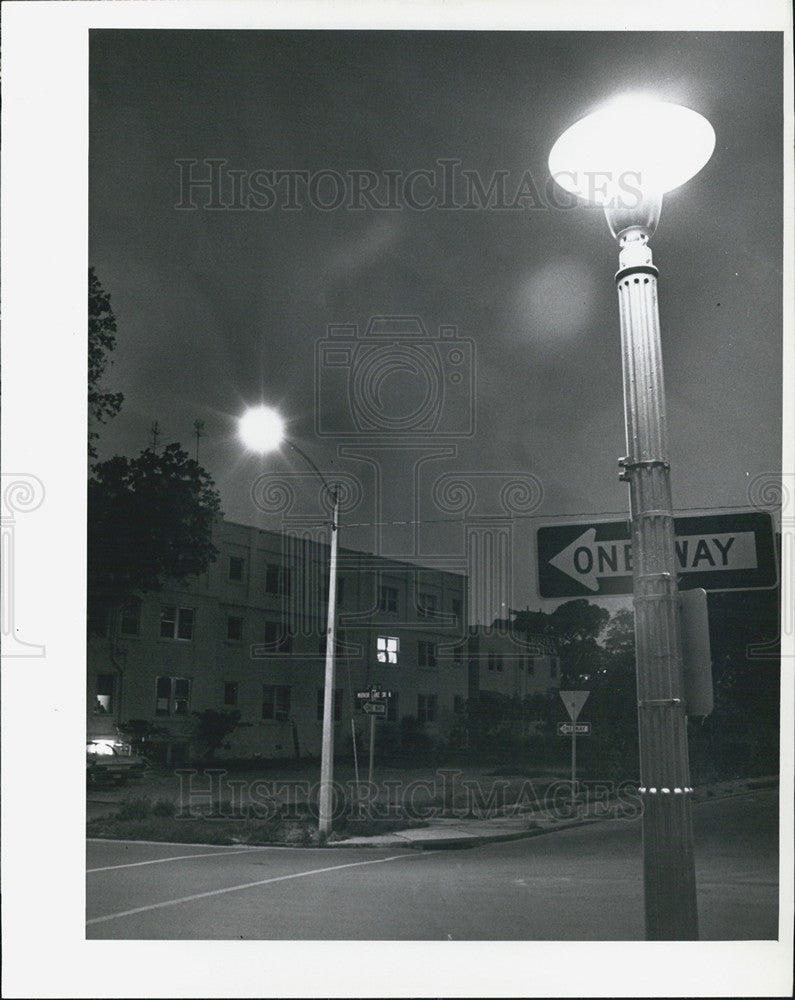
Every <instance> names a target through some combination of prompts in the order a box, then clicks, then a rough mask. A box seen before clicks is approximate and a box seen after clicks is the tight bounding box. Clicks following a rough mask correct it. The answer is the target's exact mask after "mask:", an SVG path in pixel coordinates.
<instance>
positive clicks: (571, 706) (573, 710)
mask: <svg viewBox="0 0 795 1000" xmlns="http://www.w3.org/2000/svg"><path fill="white" fill-rule="evenodd" d="M558 693H559V694H560V697H561V698H562V699H563V704H564V705H565V706H566V711H567V712H568V713H569V717H570V719H571V721H572V722H576V721H577V716H578V715H579V714H580V711H581V710H582V706H583V705H584V704H585V703H586V701H587V700H588V695H589V694H590V693H591V692H590V691H559V692H558Z"/></svg>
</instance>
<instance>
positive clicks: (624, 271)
mask: <svg viewBox="0 0 795 1000" xmlns="http://www.w3.org/2000/svg"><path fill="white" fill-rule="evenodd" d="M631 274H650V275H651V276H652V277H653V278H656V277H658V276H659V274H660V272H659V271H658V270H657V268H656V267H655V266H654V264H633V265H631V266H630V267H622V268H621V270H620V271H616V284H618V282H620V281H621V280H622V279H624V278H628V277H629V276H630V275H631Z"/></svg>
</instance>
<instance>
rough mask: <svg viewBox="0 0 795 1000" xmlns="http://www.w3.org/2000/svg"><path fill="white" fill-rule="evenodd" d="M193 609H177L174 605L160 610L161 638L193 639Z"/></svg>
mask: <svg viewBox="0 0 795 1000" xmlns="http://www.w3.org/2000/svg"><path fill="white" fill-rule="evenodd" d="M193 619H194V614H193V608H177V607H174V605H163V606H162V607H161V608H160V638H161V639H181V640H183V641H190V640H191V639H193Z"/></svg>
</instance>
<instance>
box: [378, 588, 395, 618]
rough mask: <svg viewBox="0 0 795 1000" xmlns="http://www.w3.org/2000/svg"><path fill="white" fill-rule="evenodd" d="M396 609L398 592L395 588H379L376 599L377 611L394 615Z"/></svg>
mask: <svg viewBox="0 0 795 1000" xmlns="http://www.w3.org/2000/svg"><path fill="white" fill-rule="evenodd" d="M397 609H398V592H397V588H396V587H381V589H380V591H379V597H378V610H379V611H387V612H389V613H390V614H393V615H396V614H397Z"/></svg>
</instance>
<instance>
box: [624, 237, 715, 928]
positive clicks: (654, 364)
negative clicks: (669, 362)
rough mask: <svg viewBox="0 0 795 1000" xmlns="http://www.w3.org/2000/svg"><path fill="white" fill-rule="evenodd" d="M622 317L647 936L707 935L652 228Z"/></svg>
mask: <svg viewBox="0 0 795 1000" xmlns="http://www.w3.org/2000/svg"><path fill="white" fill-rule="evenodd" d="M621 247H622V249H621V253H620V255H619V267H620V269H619V271H618V273H617V274H616V284H617V287H618V302H619V311H620V315H621V343H622V361H623V373H624V411H625V418H626V429H627V456H626V458H622V459H620V460H619V464H620V465H622V466H623V471H622V473H621V478H622V479H624V480H626V481H627V482H628V483H629V494H630V512H631V520H632V559H633V588H634V605H635V643H636V659H637V691H638V732H639V740H640V777H641V781H640V792H641V795H642V797H643V804H644V809H643V867H644V888H645V901H646V937H647V939H648V940H694V939H697V938H698V914H697V906H696V878H695V860H694V854H693V829H692V804H691V798H692V796H691V793H692V788H691V787H690V768H689V763H688V749H687V717H686V714H685V705H684V694H683V668H682V642H681V626H680V622H679V607H678V599H677V581H676V575H677V569H676V560H675V550H674V524H673V512H672V502H671V483H670V467H669V462H668V435H667V429H666V413H665V391H664V384H663V366H662V353H661V348H660V323H659V313H658V305H657V269H656V268H655V267H654V265H653V264H652V255H651V251H650V250H649V248H648V246H647V236H646V235H645V233H643V232H642V231H640V230H631V231H629V232H628V233H623V234H621Z"/></svg>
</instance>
